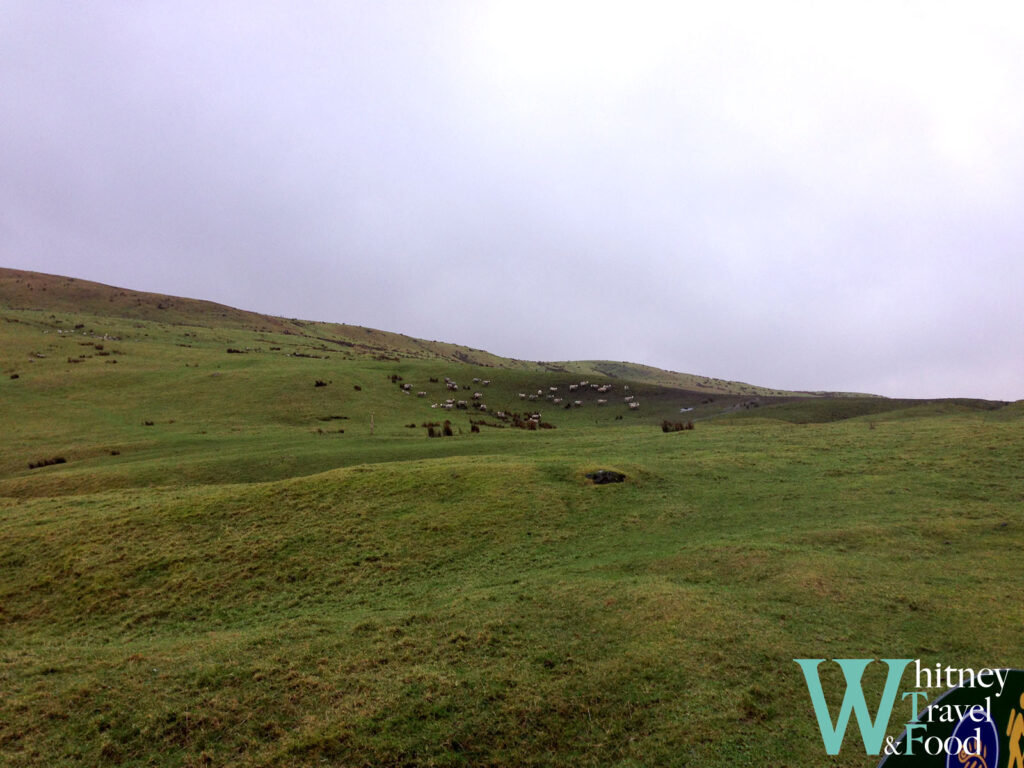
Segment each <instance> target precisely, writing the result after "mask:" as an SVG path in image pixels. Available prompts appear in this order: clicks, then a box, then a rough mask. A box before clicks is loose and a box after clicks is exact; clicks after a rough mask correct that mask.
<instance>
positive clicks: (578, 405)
mask: <svg viewBox="0 0 1024 768" xmlns="http://www.w3.org/2000/svg"><path fill="white" fill-rule="evenodd" d="M572 404H573V405H575V406H576V407H577V408H579V407H580V406H582V405H583V401H582V400H573V401H572Z"/></svg>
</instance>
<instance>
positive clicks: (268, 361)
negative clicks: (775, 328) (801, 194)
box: [0, 270, 1024, 766]
mask: <svg viewBox="0 0 1024 768" xmlns="http://www.w3.org/2000/svg"><path fill="white" fill-rule="evenodd" d="M28 285H32V286H33V287H32V290H31V293H32V295H31V296H30V295H29V289H28V288H27V287H26V286H28ZM43 288H46V290H45V291H44V290H42V289H43ZM119 291H120V289H105V288H103V287H102V286H99V287H96V286H94V285H93V284H85V283H82V282H81V281H70V282H69V281H67V280H64V279H61V278H49V277H47V276H40V275H34V274H32V273H19V272H14V271H12V270H0V341H2V342H3V343H2V345H0V374H2V376H0V429H2V434H3V450H2V452H0V764H2V765H5V766H6V765H10V766H72V765H76V766H77V765H87V766H98V765H126V766H135V765H152V766H183V765H184V766H200V765H211V766H222V765H232V766H234V765H237V766H312V765H337V766H549V765H550V766H556V765H557V766H681V765H692V766H746V765H750V766H822V765H836V766H869V765H874V764H875V763H876V762H877V760H873V759H872V758H869V757H866V756H865V754H864V751H863V748H862V747H861V745H860V744H859V741H858V740H857V739H856V738H855V735H856V734H855V729H851V733H850V735H849V736H848V737H847V739H848V744H847V746H846V747H844V750H843V752H842V753H841V754H840V755H839V756H838V757H836V758H830V757H827V756H826V755H825V754H824V751H823V747H822V742H821V737H820V736H819V734H818V730H817V725H816V723H815V720H814V716H813V714H812V711H811V707H810V702H809V699H808V696H807V690H806V687H805V686H804V682H803V679H802V677H801V674H800V670H799V668H798V667H797V665H796V664H795V663H794V662H793V659H794V658H798V657H812V658H840V657H856V658H861V657H877V658H882V657H907V658H921V659H922V660H923V661H928V662H943V663H950V664H954V665H958V666H1014V667H1020V666H1024V664H1022V661H1021V648H1022V643H1021V639H1020V632H1021V627H1022V625H1024V601H1022V600H1021V599H1020V595H1021V594H1022V592H1024V572H1022V570H1021V569H1020V568H1019V564H1018V559H1017V558H1018V555H1019V553H1020V552H1021V551H1022V548H1024V516H1022V510H1024V503H1022V502H1024V408H1022V404H1021V403H1020V402H1018V403H1015V404H1009V405H1006V404H1002V403H991V402H984V401H965V400H957V401H952V400H951V401H927V402H924V401H894V400H886V399H884V398H874V397H813V398H809V397H803V398H801V397H799V393H793V392H778V393H777V394H776V391H775V390H771V389H768V388H761V387H753V386H752V385H747V384H739V383H734V382H724V381H721V380H718V379H710V378H705V377H703V376H690V375H689V374H675V373H668V372H657V371H654V369H643V367H642V366H635V367H631V366H629V365H624V364H611V363H557V364H556V363H549V364H545V363H536V362H524V361H510V360H504V359H502V358H498V357H495V356H493V355H489V354H488V353H484V352H480V351H478V350H467V349H466V348H463V347H457V346H455V345H452V344H438V343H435V342H420V341H418V340H415V339H409V338H408V337H401V336H397V335H395V334H385V333H384V332H375V331H371V330H369V329H358V328H353V327H352V326H338V325H328V324H314V323H304V322H301V321H297V320H283V319H280V318H263V317H261V316H258V315H251V314H249V313H241V312H237V311H236V310H230V311H229V310H227V308H222V307H218V306H217V305H206V304H203V303H200V302H189V301H187V300H180V299H170V298H169V297H154V296H152V295H149V294H134V293H132V292H126V291H120V292H119ZM160 305H162V306H164V309H159V308H158V307H159V306H160ZM232 313H235V314H232ZM228 349H237V350H240V351H239V352H230V353H229V352H228V351H227V350H228ZM296 353H298V355H306V356H296ZM72 360H77V361H78V362H71V361H72ZM465 360H468V362H467V361H465ZM15 376H16V377H17V378H12V377H15ZM395 376H400V377H401V380H400V381H392V377H395ZM445 377H450V378H452V379H455V380H456V381H457V382H459V384H460V385H469V386H470V387H471V389H470V390H463V389H460V390H459V392H458V393H449V392H448V391H447V390H445V388H444V378H445ZM474 377H476V378H480V379H485V378H486V379H489V380H491V384H490V385H488V386H487V387H484V386H483V385H482V383H480V384H474V383H473V382H472V379H473V378H474ZM432 378H433V379H437V382H431V381H430V379H432ZM581 378H582V379H589V381H590V382H592V383H600V384H610V385H612V387H613V389H612V390H611V392H610V393H609V394H608V395H607V399H608V400H609V402H608V404H606V405H602V406H599V405H597V403H596V400H597V398H598V395H597V394H596V393H595V392H594V391H593V390H592V389H590V388H589V385H588V387H587V388H585V389H584V390H581V392H582V394H579V395H578V396H577V397H576V398H574V397H572V396H571V395H569V393H568V387H569V384H570V383H578V382H579V381H580V380H581ZM318 380H319V381H322V382H324V386H315V383H316V382H317V381H318ZM705 382H706V383H705ZM698 383H699V384H703V385H704V386H697V384H698ZM402 384H410V385H411V390H412V394H409V395H407V394H403V393H402V391H401V389H400V386H401V385H402ZM626 386H629V387H630V389H629V390H628V391H627V390H626V389H625V387H626ZM357 387H358V389H357ZM550 387H557V388H558V394H559V396H562V397H563V398H566V399H581V400H582V401H583V405H582V406H580V407H570V408H568V409H566V408H565V407H564V403H562V404H559V405H557V406H556V405H555V404H554V403H553V402H552V401H549V400H546V399H545V398H544V397H541V398H539V399H538V400H537V401H523V400H521V399H520V398H519V393H536V391H537V390H538V389H540V390H542V392H545V393H547V392H548V391H549V388H550ZM418 391H426V392H427V396H425V397H417V395H416V392H418ZM473 391H481V392H482V394H483V395H484V397H483V398H482V399H484V400H485V401H486V402H487V404H488V412H487V413H486V414H483V413H480V412H478V411H475V410H474V409H472V408H469V409H467V410H465V411H463V410H458V409H455V410H453V411H451V412H445V411H442V410H441V409H439V408H431V407H430V406H431V404H433V403H438V402H443V401H444V399H445V398H446V397H455V398H457V399H467V400H469V399H471V396H472V394H473ZM630 394H632V396H634V397H635V398H636V400H638V401H639V402H640V403H641V406H640V408H638V409H635V410H630V409H629V408H628V407H627V405H626V403H625V401H624V400H623V398H624V397H626V396H629V395H630ZM600 397H602V398H604V397H605V395H600ZM751 398H753V399H754V402H755V403H756V407H755V405H754V403H752V401H751ZM691 407H692V408H693V409H694V410H692V411H687V412H685V413H680V409H681V408H691ZM535 410H539V411H541V412H542V419H543V421H545V422H548V423H550V424H551V425H553V427H554V428H553V429H535V430H529V429H517V428H514V427H512V426H511V424H510V423H509V422H504V421H501V420H500V419H499V418H498V417H497V416H496V412H497V411H504V412H506V413H511V412H517V413H522V414H524V415H525V414H527V413H528V412H533V411H535ZM371 417H372V433H371ZM445 419H449V420H450V421H451V423H452V431H453V435H452V436H450V437H438V438H430V437H428V436H427V429H426V427H424V426H422V425H423V424H425V423H430V422H438V423H441V422H443V421H444V420H445ZM470 419H473V420H483V421H485V422H487V423H485V424H483V425H480V426H479V429H480V432H479V433H472V432H471V424H470ZM662 419H669V420H672V421H675V420H680V419H686V420H692V421H693V422H694V424H695V429H693V430H686V431H682V432H672V433H663V432H662V431H661V429H660V426H659V425H660V423H661V421H662ZM409 424H413V425H414V426H413V427H409V426H407V425H409ZM58 458H59V459H63V460H64V461H63V462H62V463H54V464H50V465H47V466H39V467H36V468H31V469H30V468H29V464H30V463H31V464H36V463H45V462H46V461H48V460H55V459H58ZM599 468H610V469H615V470H618V471H621V472H624V473H625V474H626V475H627V480H626V482H624V483H622V484H615V485H604V486H595V485H592V484H591V483H590V482H589V481H588V480H587V479H586V478H585V474H586V473H587V472H589V471H592V470H594V469H599ZM828 675H832V676H831V677H828ZM828 675H826V677H827V682H826V685H828V684H829V682H831V683H833V684H835V683H837V679H838V675H837V674H832V672H831V671H830V672H829V673H828ZM868 688H870V689H871V690H872V691H876V692H877V690H879V689H880V679H878V678H877V677H872V678H871V680H870V684H869V686H868ZM871 696H872V694H869V700H870V699H871ZM833 703H834V702H833ZM899 719H900V718H899V717H894V719H893V724H894V726H895V727H894V729H893V733H897V732H898V731H899V727H898V726H896V722H897V720H899ZM905 719H906V718H904V720H905ZM901 722H902V721H901Z"/></svg>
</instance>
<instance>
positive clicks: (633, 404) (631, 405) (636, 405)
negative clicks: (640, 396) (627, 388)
mask: <svg viewBox="0 0 1024 768" xmlns="http://www.w3.org/2000/svg"><path fill="white" fill-rule="evenodd" d="M629 407H630V408H639V407H640V403H630V404H629Z"/></svg>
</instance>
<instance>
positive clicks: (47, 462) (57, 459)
mask: <svg viewBox="0 0 1024 768" xmlns="http://www.w3.org/2000/svg"><path fill="white" fill-rule="evenodd" d="M65 463H67V459H65V458H64V457H63V456H54V457H53V458H52V459H40V460H39V461H30V462H29V463H28V468H29V469H38V468H39V467H50V466H53V465H54V464H65Z"/></svg>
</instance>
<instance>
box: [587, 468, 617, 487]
mask: <svg viewBox="0 0 1024 768" xmlns="http://www.w3.org/2000/svg"><path fill="white" fill-rule="evenodd" d="M587 477H589V478H590V479H591V480H593V481H594V485H604V484H605V483H621V482H622V481H623V480H625V479H626V476H625V475H624V474H622V473H621V472H616V471H615V470H612V469H599V470H597V471H596V472H588V473H587Z"/></svg>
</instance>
